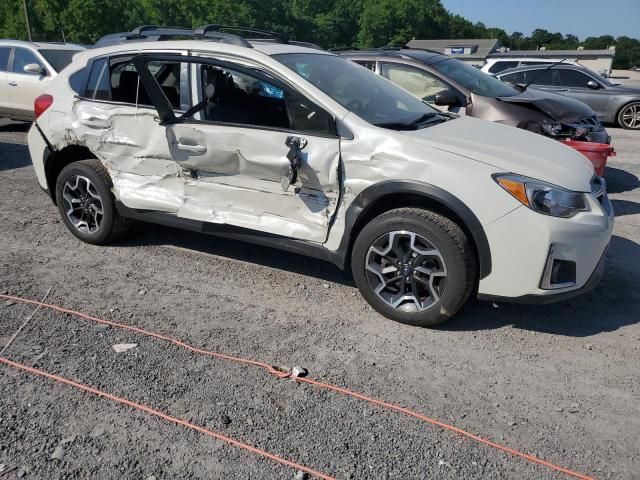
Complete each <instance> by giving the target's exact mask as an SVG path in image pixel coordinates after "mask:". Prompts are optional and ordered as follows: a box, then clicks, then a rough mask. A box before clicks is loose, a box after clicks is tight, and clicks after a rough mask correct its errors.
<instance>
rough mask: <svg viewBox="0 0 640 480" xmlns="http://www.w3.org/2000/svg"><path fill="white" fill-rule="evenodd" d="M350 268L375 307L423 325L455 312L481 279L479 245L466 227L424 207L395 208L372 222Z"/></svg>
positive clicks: (361, 236) (356, 247)
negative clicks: (478, 258)
mask: <svg viewBox="0 0 640 480" xmlns="http://www.w3.org/2000/svg"><path fill="white" fill-rule="evenodd" d="M351 269H352V272H353V277H354V280H355V282H356V285H357V286H358V289H359V290H360V292H361V293H362V296H363V297H364V298H365V300H367V302H369V304H370V305H371V306H372V307H373V308H374V309H375V310H376V311H378V312H379V313H381V314H382V315H384V316H385V317H387V318H390V319H392V320H395V321H398V322H401V323H407V324H410V325H416V326H421V327H430V326H434V325H437V324H439V323H442V322H444V321H445V320H447V319H448V318H450V317H452V316H453V315H455V313H456V312H457V311H458V310H459V309H460V308H461V307H462V305H463V304H464V302H465V301H466V300H467V298H468V297H469V295H470V294H471V292H472V291H473V288H474V286H475V282H476V280H477V266H476V255H475V249H474V247H473V245H472V244H471V242H470V241H469V239H468V238H467V236H466V235H465V233H464V232H463V231H462V229H461V228H460V227H459V226H458V225H457V224H456V223H455V222H453V221H451V220H450V219H448V218H447V217H444V216H442V215H440V214H437V213H434V212H432V211H429V210H425V209H420V208H399V209H395V210H391V211H389V212H386V213H383V214H382V215H380V216H378V217H376V218H375V219H373V220H372V221H371V222H370V223H369V224H367V225H366V226H365V227H364V228H363V229H362V231H361V232H360V234H359V235H358V237H357V239H356V241H355V244H354V246H353V252H352V256H351Z"/></svg>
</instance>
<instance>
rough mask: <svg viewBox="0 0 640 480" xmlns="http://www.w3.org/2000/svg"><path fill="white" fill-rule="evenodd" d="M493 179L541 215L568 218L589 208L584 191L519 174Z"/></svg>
mask: <svg viewBox="0 0 640 480" xmlns="http://www.w3.org/2000/svg"><path fill="white" fill-rule="evenodd" d="M493 179H494V180H495V181H496V182H497V183H498V185H500V186H501V187H502V188H504V189H505V190H506V191H507V192H509V193H510V194H511V195H512V196H513V197H514V198H515V199H516V200H518V201H519V202H520V203H522V204H523V205H524V206H526V207H529V208H530V209H531V210H533V211H535V212H538V213H542V214H543V215H550V216H552V217H561V218H570V217H573V216H574V215H575V214H577V213H578V212H585V211H587V210H589V206H588V204H587V199H586V197H585V194H584V193H580V192H572V191H571V190H566V189H564V188H561V187H558V186H556V185H552V184H550V183H545V182H541V181H540V180H535V179H533V178H528V177H521V176H520V175H513V174H504V175H502V174H500V175H494V176H493Z"/></svg>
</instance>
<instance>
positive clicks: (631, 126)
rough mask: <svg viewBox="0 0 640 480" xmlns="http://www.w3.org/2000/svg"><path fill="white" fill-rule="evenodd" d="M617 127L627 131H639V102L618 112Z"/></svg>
mask: <svg viewBox="0 0 640 480" xmlns="http://www.w3.org/2000/svg"><path fill="white" fill-rule="evenodd" d="M618 125H620V126H621V127H622V128H626V129H628V130H640V102H632V103H629V104H627V105H625V106H624V107H622V108H621V109H620V111H619V112H618Z"/></svg>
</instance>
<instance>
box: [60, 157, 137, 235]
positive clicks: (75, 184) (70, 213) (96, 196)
mask: <svg viewBox="0 0 640 480" xmlns="http://www.w3.org/2000/svg"><path fill="white" fill-rule="evenodd" d="M112 187H113V184H112V183H111V177H109V173H108V172H107V170H106V169H105V168H104V166H103V165H102V163H101V162H100V161H99V160H97V159H95V158H93V159H89V160H81V161H78V162H74V163H71V164H69V165H67V166H66V167H65V168H63V169H62V171H61V172H60V175H58V179H57V181H56V203H57V204H58V210H59V211H60V215H61V216H62V220H63V221H64V223H65V225H66V226H67V228H68V229H69V230H70V231H71V233H73V234H74V235H75V236H76V237H78V238H79V239H80V240H82V241H84V242H87V243H92V244H96V245H104V244H107V243H109V242H112V241H114V240H116V239H117V238H119V237H121V236H122V235H124V234H125V233H126V231H127V230H128V227H129V221H128V220H127V219H125V218H123V217H121V216H120V215H119V214H118V212H117V210H116V208H115V204H114V200H113V195H112V193H111V188H112Z"/></svg>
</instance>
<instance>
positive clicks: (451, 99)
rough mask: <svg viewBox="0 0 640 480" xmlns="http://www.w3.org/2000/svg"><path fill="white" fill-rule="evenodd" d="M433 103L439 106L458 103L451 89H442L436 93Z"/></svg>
mask: <svg viewBox="0 0 640 480" xmlns="http://www.w3.org/2000/svg"><path fill="white" fill-rule="evenodd" d="M433 103H435V104H436V105H438V106H441V107H445V106H453V105H456V104H457V103H458V97H457V96H456V95H455V94H454V93H453V92H452V91H451V90H443V91H442V92H438V93H436V96H435V97H434V101H433Z"/></svg>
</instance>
